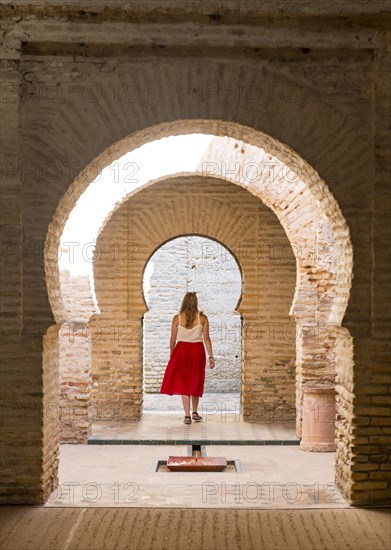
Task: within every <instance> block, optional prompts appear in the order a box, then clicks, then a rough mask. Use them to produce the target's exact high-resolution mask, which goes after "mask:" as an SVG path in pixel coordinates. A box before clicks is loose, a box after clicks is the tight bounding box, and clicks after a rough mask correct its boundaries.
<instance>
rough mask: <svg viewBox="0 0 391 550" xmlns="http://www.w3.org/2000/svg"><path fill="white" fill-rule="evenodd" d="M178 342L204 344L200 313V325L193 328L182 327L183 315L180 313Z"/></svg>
mask: <svg viewBox="0 0 391 550" xmlns="http://www.w3.org/2000/svg"><path fill="white" fill-rule="evenodd" d="M178 323H179V324H178V336H177V340H178V342H202V330H203V326H202V325H201V321H200V312H198V325H195V327H193V328H186V327H182V326H181V314H180V313H178Z"/></svg>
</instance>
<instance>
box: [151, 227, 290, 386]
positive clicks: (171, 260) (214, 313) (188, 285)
mask: <svg viewBox="0 0 391 550" xmlns="http://www.w3.org/2000/svg"><path fill="white" fill-rule="evenodd" d="M286 244H287V245H288V246H289V243H288V242H287V243H286ZM291 264H292V271H293V273H294V271H295V262H294V259H293V257H292V258H291ZM151 265H152V266H153V272H152V273H151V275H150V277H149V278H148V287H149V288H148V290H147V287H146V284H145V282H144V296H145V300H146V303H147V306H148V310H149V311H147V313H146V314H145V315H144V320H143V327H144V332H143V363H144V390H145V391H146V392H149V393H154V392H159V390H160V386H161V382H162V379H163V375H164V371H165V368H166V365H167V362H168V358H169V341H170V334H171V320H172V316H173V315H174V314H175V312H176V311H178V309H179V307H180V304H181V301H182V298H183V296H184V294H185V293H186V292H188V291H190V290H191V291H192V292H197V297H198V304H199V308H200V309H201V311H204V312H205V313H206V311H208V313H207V315H208V319H209V334H210V337H211V340H212V344H213V354H214V355H215V356H216V357H218V358H219V365H218V366H219V368H216V369H214V370H209V369H208V371H207V376H206V379H205V392H217V393H219V392H238V393H239V392H240V381H241V372H240V371H241V320H240V314H239V313H238V312H236V311H235V309H236V306H237V305H238V302H239V300H240V298H241V293H242V281H241V274H240V268H239V266H238V264H237V262H236V260H235V258H234V256H232V254H230V252H229V250H227V249H226V248H225V247H224V246H223V245H221V244H220V243H218V242H216V241H212V240H210V239H206V238H205V237H194V236H192V237H181V238H179V239H174V240H173V241H170V242H168V243H166V244H164V245H163V246H162V247H161V248H159V250H157V251H156V252H155V253H154V255H153V256H152V258H151V259H150V261H149V262H148V264H147V268H146V269H148V267H149V266H151ZM146 274H147V272H145V276H146ZM145 276H144V278H145ZM293 286H294V281H293V284H292V287H293ZM284 298H286V297H285V296H280V299H281V300H284ZM290 298H291V297H289V296H288V300H287V301H286V304H285V305H286V311H287V312H288V311H289V306H290V302H289V299H290ZM293 353H294V350H293ZM287 377H288V380H287V385H288V386H291V387H292V388H293V383H294V378H292V373H291V372H290V371H289V370H288V369H287ZM292 395H293V392H292Z"/></svg>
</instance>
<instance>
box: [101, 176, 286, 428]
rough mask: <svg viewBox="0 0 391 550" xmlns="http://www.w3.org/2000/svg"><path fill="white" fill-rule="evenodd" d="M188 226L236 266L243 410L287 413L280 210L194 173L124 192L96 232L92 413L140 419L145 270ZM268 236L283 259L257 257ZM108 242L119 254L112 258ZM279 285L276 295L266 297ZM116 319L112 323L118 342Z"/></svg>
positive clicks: (264, 415) (258, 415)
mask: <svg viewBox="0 0 391 550" xmlns="http://www.w3.org/2000/svg"><path fill="white" fill-rule="evenodd" d="M232 204H234V205H235V207H233V206H232ZM191 234H196V235H203V236H205V237H207V238H209V239H213V240H215V241H216V242H219V243H222V245H223V246H224V247H225V248H227V249H228V250H229V251H230V252H231V254H232V255H233V256H234V257H235V258H236V261H237V263H238V264H239V267H240V269H241V276H242V285H243V292H242V299H241V301H240V305H239V306H238V313H240V315H241V317H242V319H243V322H244V326H243V334H242V336H241V340H242V352H243V353H242V358H241V360H242V386H241V395H242V410H243V414H244V416H245V418H246V419H247V420H253V421H255V420H265V419H269V420H270V415H271V414H273V417H274V418H275V419H276V420H282V419H286V420H288V419H289V420H294V418H295V355H296V354H295V343H294V339H293V340H292V339H287V338H286V333H285V332H284V330H288V328H289V331H290V332H292V333H294V328H295V323H294V320H293V318H292V317H290V316H289V307H290V304H291V301H292V296H293V293H294V285H295V272H296V265H295V259H294V254H293V250H292V248H291V246H290V244H289V241H288V239H287V237H286V234H285V232H284V230H283V228H282V227H281V224H280V223H279V221H278V219H277V217H276V216H275V215H274V213H273V212H272V211H271V210H270V209H269V208H268V207H266V206H265V205H264V204H263V203H262V202H261V201H259V200H258V199H257V197H255V196H254V195H252V194H250V193H248V192H247V191H246V190H245V189H243V188H242V187H240V186H237V185H235V184H233V183H230V182H226V181H222V180H219V179H217V178H205V177H200V176H197V175H192V176H184V175H181V176H176V177H174V178H168V179H167V180H164V181H160V182H158V183H155V184H154V185H150V186H148V187H146V188H144V189H142V190H141V191H139V192H138V193H136V194H134V195H133V196H131V197H129V198H128V200H127V201H125V202H124V203H123V204H122V205H121V206H120V207H119V208H117V209H116V210H115V212H113V213H112V215H111V216H110V219H109V220H108V221H107V223H106V224H105V226H104V228H103V229H102V231H101V233H100V235H99V237H98V240H97V254H96V257H95V260H94V280H95V290H96V295H97V299H98V303H99V307H100V311H101V313H100V315H97V316H94V317H93V319H92V320H91V323H90V326H91V328H92V330H93V331H95V330H96V328H98V329H99V331H100V337H99V339H98V340H96V341H94V340H92V373H93V378H94V380H95V385H94V388H93V392H92V393H93V396H92V410H93V415H92V416H93V417H96V416H97V415H98V414H99V411H110V410H116V411H120V412H119V414H120V415H121V418H123V419H124V420H126V421H128V420H134V419H138V418H140V416H141V405H142V368H141V365H142V317H143V315H144V314H145V313H146V312H147V305H146V304H145V301H144V298H143V293H142V282H143V272H144V268H145V265H146V263H147V262H148V260H149V259H150V258H151V256H152V255H153V253H154V252H155V251H156V250H157V249H158V248H160V246H162V244H163V243H165V242H168V241H170V240H172V239H173V238H177V237H178V236H179V235H191ZM265 240H266V241H273V243H275V244H276V245H277V246H280V247H285V249H286V254H285V258H284V261H283V262H275V263H274V264H273V265H272V267H271V266H270V263H269V262H268V260H266V259H265V258H262V257H260V258H258V257H257V251H256V246H257V244H258V243H259V242H260V241H263V242H265ZM113 250H122V251H123V255H122V256H121V255H118V256H116V257H115V259H114V257H113ZM129 251H131V257H129V255H128V252H129ZM259 288H262V292H259ZM276 289H277V290H278V298H276V297H273V294H275V292H276ZM240 325H241V324H240ZM273 325H277V328H276V329H275V332H276V334H275V336H274V339H273V340H271V339H270V338H269V337H268V334H266V331H267V330H268V329H270V327H271V326H273ZM113 326H117V327H118V337H117V338H116V339H115V340H113V337H112V334H113ZM121 335H122V337H121ZM166 344H167V342H166ZM220 370H221V369H220ZM222 371H223V369H222ZM108 380H111V383H108ZM101 381H102V383H101Z"/></svg>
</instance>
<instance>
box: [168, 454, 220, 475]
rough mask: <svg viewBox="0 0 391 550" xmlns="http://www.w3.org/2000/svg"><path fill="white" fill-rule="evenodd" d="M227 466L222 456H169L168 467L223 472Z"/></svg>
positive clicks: (179, 469) (180, 469)
mask: <svg viewBox="0 0 391 550" xmlns="http://www.w3.org/2000/svg"><path fill="white" fill-rule="evenodd" d="M226 467H227V459H226V458H225V457H222V456H214V457H213V456H169V457H168V460H167V468H168V469H169V470H172V471H176V472H221V471H222V470H225V468H226Z"/></svg>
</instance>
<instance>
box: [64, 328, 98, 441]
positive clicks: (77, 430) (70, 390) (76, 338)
mask: <svg viewBox="0 0 391 550" xmlns="http://www.w3.org/2000/svg"><path fill="white" fill-rule="evenodd" d="M59 362H60V372H59V375H60V387H61V394H60V411H61V414H60V418H61V442H62V443H87V441H88V437H89V436H90V434H91V424H90V410H89V409H90V403H91V386H92V382H91V381H92V375H91V341H90V336H89V334H88V326H87V324H86V323H75V322H70V323H64V324H63V325H62V326H61V333H60V337H59Z"/></svg>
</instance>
